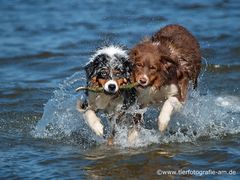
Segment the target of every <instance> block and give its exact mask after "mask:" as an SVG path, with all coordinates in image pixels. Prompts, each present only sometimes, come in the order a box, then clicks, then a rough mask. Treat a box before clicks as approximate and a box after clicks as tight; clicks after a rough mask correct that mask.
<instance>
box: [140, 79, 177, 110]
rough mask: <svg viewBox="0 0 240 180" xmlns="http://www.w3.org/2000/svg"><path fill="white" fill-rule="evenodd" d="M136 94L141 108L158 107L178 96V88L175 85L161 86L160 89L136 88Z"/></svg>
mask: <svg viewBox="0 0 240 180" xmlns="http://www.w3.org/2000/svg"><path fill="white" fill-rule="evenodd" d="M137 92H138V103H139V104H140V105H141V106H143V107H146V106H149V105H153V106H160V105H162V104H163V102H164V101H165V100H166V99H167V98H169V97H171V96H174V95H177V94H178V88H177V87H176V85H174V84H171V85H167V86H163V87H162V88H161V89H156V88H155V87H148V88H144V89H143V88H137Z"/></svg>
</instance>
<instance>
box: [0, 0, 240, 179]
mask: <svg viewBox="0 0 240 180" xmlns="http://www.w3.org/2000/svg"><path fill="white" fill-rule="evenodd" d="M239 9H240V2H238V1H234V0H233V1H227V0H213V1H205V0H203V1H193V0H191V1H175V0H174V1H167V0H166V1H165V0H162V1H137V0H132V1H126V0H122V1H119V2H118V1H108V0H99V1H92V0H88V1H87V0H82V1H77V0H71V1H54V0H41V1H34V0H28V1H23V0H12V1H8V0H2V1H1V2H0V25H1V26H0V82H1V86H0V142H1V146H0V159H1V163H0V179H36V178H37V179H124V178H125V179H126V178H132V179H180V178H186V179H187V178H189V179H195V178H204V179H210V178H211V179H212V178H214V179H226V178H227V179H239V176H240V175H239V173H240V158H239V157H240V146H239V145H240V141H239V138H240V90H239V88H240V61H239V59H240V44H239V42H240V25H239V23H238V22H239V21H240V11H239ZM172 23H178V24H181V25H183V26H185V27H186V28H187V29H189V30H190V31H191V32H192V33H193V34H194V35H195V36H196V37H197V39H198V40H199V42H200V45H201V50H202V54H203V57H204V58H203V59H204V60H203V66H202V73H201V76H200V84H199V88H198V90H197V92H193V91H191V90H190V93H189V98H188V101H187V103H186V105H185V107H184V108H183V110H182V111H181V112H180V113H177V114H176V115H174V117H173V119H172V121H171V122H170V130H169V131H168V132H166V133H165V134H160V133H158V131H157V128H156V126H155V124H156V121H155V118H156V117H155V115H156V114H157V111H155V110H153V109H150V110H148V112H147V113H146V116H145V123H144V125H143V127H142V128H141V131H140V137H139V138H138V139H137V141H136V142H135V144H134V145H130V144H128V143H127V142H126V136H127V130H126V129H125V128H124V127H118V133H117V135H116V143H115V146H113V147H107V146H106V145H105V143H106V142H105V140H104V139H102V138H99V137H96V136H95V135H94V134H93V133H92V132H91V131H90V129H89V128H88V127H87V125H86V124H85V123H84V121H83V119H82V116H81V114H79V113H78V112H77V111H76V109H75V103H76V100H77V98H82V96H83V95H82V94H81V93H75V92H74V89H75V88H76V87H77V86H79V85H81V84H83V83H85V78H84V73H83V72H82V71H81V68H82V66H83V65H84V64H85V63H86V62H87V61H88V59H89V57H90V55H91V54H92V53H93V52H94V51H95V50H96V48H98V47H101V46H103V45H106V44H120V45H124V46H126V47H128V48H131V47H132V46H134V44H136V43H138V42H139V41H140V40H141V39H142V38H143V37H145V36H148V35H149V36H150V35H151V34H153V33H154V32H156V31H157V30H158V29H159V28H160V27H163V26H164V25H167V24H172ZM105 119H106V118H105ZM104 123H105V125H106V126H107V125H108V123H107V121H106V120H104ZM181 169H185V170H196V171H208V170H212V171H216V172H217V171H225V172H222V174H221V173H218V174H215V175H210V174H199V173H198V174H197V173H195V174H188V175H186V174H168V175H160V174H159V172H160V171H161V170H167V171H174V170H175V171H177V170H181ZM229 172H236V174H234V173H229Z"/></svg>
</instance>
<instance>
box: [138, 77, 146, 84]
mask: <svg viewBox="0 0 240 180" xmlns="http://www.w3.org/2000/svg"><path fill="white" fill-rule="evenodd" d="M139 81H140V83H141V84H146V82H147V79H146V78H144V77H141V78H140V79H139Z"/></svg>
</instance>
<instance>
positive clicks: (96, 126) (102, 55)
mask: <svg viewBox="0 0 240 180" xmlns="http://www.w3.org/2000/svg"><path fill="white" fill-rule="evenodd" d="M85 71H86V76H87V86H88V87H93V88H103V90H104V91H102V92H99V93H96V92H91V91H86V96H87V99H86V101H85V102H83V103H82V102H80V101H78V104H77V109H78V110H79V111H80V112H82V113H83V117H84V119H85V121H86V122H87V124H88V125H89V127H90V128H91V129H92V130H93V131H94V132H95V133H96V134H97V135H99V136H103V134H104V132H103V129H104V128H103V125H102V123H101V120H100V118H99V117H97V115H96V113H97V112H98V111H102V112H105V113H107V114H108V116H110V120H111V118H112V117H114V116H115V115H116V114H117V113H119V114H121V112H120V111H124V110H125V109H127V108H128V107H129V106H130V104H131V103H133V102H134V101H135V95H136V94H135V92H136V91H135V90H134V89H129V90H126V89H124V90H122V89H121V88H120V87H121V86H122V85H124V84H128V83H130V78H131V71H132V66H131V63H130V61H129V58H128V54H127V51H125V50H124V49H122V48H121V47H118V46H107V47H103V48H101V49H99V50H98V51H96V53H95V54H94V55H93V56H92V57H91V59H90V61H89V62H88V63H87V64H86V66H85ZM113 128H114V127H113ZM113 133H114V129H113Z"/></svg>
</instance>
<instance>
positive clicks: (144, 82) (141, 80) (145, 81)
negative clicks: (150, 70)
mask: <svg viewBox="0 0 240 180" xmlns="http://www.w3.org/2000/svg"><path fill="white" fill-rule="evenodd" d="M138 83H139V84H140V85H141V86H147V85H148V77H147V76H146V75H144V76H141V77H140V78H139V80H138Z"/></svg>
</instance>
